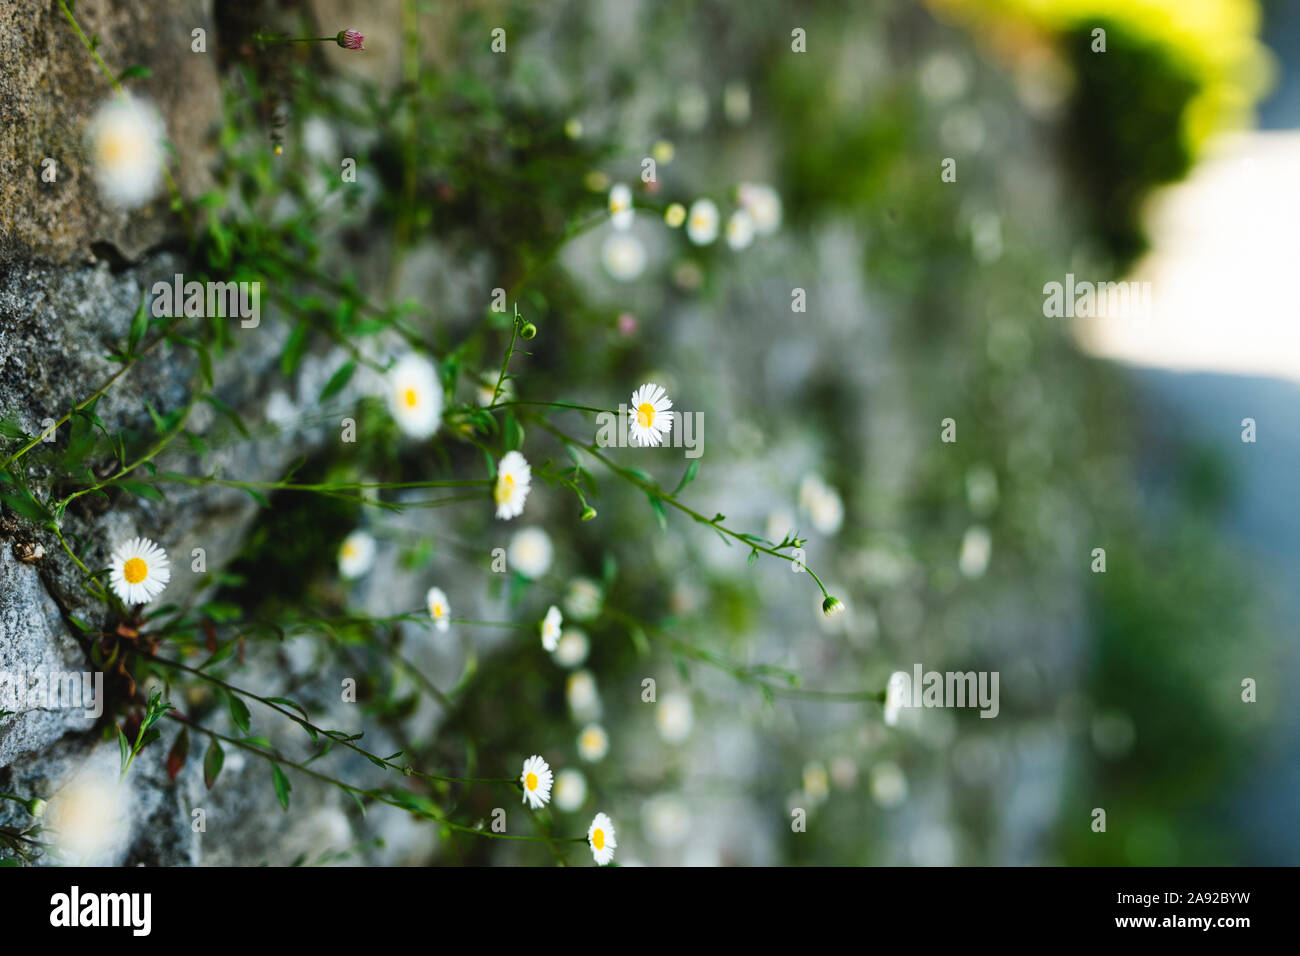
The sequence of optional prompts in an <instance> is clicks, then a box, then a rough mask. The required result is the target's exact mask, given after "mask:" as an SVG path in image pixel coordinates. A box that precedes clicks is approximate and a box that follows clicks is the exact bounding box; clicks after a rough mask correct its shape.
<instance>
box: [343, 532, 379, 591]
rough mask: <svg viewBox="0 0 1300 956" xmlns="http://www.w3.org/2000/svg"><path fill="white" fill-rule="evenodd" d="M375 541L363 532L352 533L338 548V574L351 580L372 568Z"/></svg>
mask: <svg viewBox="0 0 1300 956" xmlns="http://www.w3.org/2000/svg"><path fill="white" fill-rule="evenodd" d="M374 563H375V539H374V538H372V537H371V536H370V535H368V534H367V533H366V532H364V531H353V532H352V533H351V534H350V535H348V536H347V537H346V538H344V539H343V544H342V545H340V546H339V574H341V575H342V576H343V577H345V578H347V579H349V580H351V579H353V578H359V577H361V576H362V575H363V574H365V573H366V572H367V571H369V570H370V569H371V567H372V566H374Z"/></svg>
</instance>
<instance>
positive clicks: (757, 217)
mask: <svg viewBox="0 0 1300 956" xmlns="http://www.w3.org/2000/svg"><path fill="white" fill-rule="evenodd" d="M736 196H737V198H738V199H739V200H740V205H741V207H742V208H743V209H744V210H745V211H746V212H748V213H749V215H750V217H751V218H752V219H753V220H754V228H755V229H756V230H758V233H759V235H762V236H767V235H771V234H772V233H773V232H776V230H777V229H778V228H779V227H780V225H781V196H780V194H779V193H778V192H777V191H776V190H775V189H773V188H772V187H771V186H766V185H763V184H761V183H741V184H740V188H739V189H738V190H737V191H736Z"/></svg>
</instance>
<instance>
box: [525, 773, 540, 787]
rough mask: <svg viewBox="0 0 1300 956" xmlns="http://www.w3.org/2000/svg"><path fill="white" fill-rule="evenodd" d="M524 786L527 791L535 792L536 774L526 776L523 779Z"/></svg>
mask: <svg viewBox="0 0 1300 956" xmlns="http://www.w3.org/2000/svg"><path fill="white" fill-rule="evenodd" d="M524 786H525V787H527V788H528V789H529V790H536V789H537V774H535V773H530V774H529V775H528V776H526V777H524Z"/></svg>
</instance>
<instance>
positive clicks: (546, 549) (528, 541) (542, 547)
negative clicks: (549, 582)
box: [506, 528, 553, 580]
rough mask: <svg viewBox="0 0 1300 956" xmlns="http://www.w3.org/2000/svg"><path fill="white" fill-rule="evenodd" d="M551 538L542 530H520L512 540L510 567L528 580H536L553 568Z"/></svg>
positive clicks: (509, 554)
mask: <svg viewBox="0 0 1300 956" xmlns="http://www.w3.org/2000/svg"><path fill="white" fill-rule="evenodd" d="M552 554H553V548H552V547H551V536H550V535H548V534H547V533H546V532H545V531H543V530H542V529H541V528H520V529H519V531H517V532H516V533H515V536H514V537H513V538H511V539H510V549H509V551H508V552H507V555H506V556H507V558H508V559H509V561H510V566H511V567H512V568H514V569H515V570H516V571H518V572H519V573H520V574H522V575H523V576H524V577H526V578H531V579H534V580H536V579H537V578H540V577H541V576H542V575H544V574H545V573H546V572H547V571H549V570H550V567H551V557H552Z"/></svg>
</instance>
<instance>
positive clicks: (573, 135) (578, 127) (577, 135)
mask: <svg viewBox="0 0 1300 956" xmlns="http://www.w3.org/2000/svg"><path fill="white" fill-rule="evenodd" d="M564 135H565V136H567V137H569V139H581V138H582V120H580V119H578V118H577V117H576V116H572V117H570V118H569V119H568V120H567V121H566V122H565V124H564Z"/></svg>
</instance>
